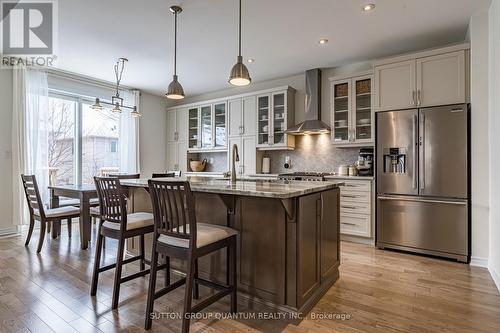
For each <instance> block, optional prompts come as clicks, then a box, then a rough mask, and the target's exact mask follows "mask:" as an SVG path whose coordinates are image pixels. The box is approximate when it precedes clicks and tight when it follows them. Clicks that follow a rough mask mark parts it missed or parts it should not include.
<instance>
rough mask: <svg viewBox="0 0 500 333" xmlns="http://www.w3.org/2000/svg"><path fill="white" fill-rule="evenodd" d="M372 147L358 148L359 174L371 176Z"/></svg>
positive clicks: (357, 164)
mask: <svg viewBox="0 0 500 333" xmlns="http://www.w3.org/2000/svg"><path fill="white" fill-rule="evenodd" d="M373 155H374V154H373V148H361V149H360V150H359V156H358V161H357V162H356V166H357V168H358V175H359V176H365V177H366V176H373Z"/></svg>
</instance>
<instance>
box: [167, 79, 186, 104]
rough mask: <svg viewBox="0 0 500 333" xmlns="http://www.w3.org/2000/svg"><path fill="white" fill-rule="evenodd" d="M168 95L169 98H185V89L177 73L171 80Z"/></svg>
mask: <svg viewBox="0 0 500 333" xmlns="http://www.w3.org/2000/svg"><path fill="white" fill-rule="evenodd" d="M166 96H167V98H169V99H183V98H184V89H183V88H182V85H181V84H180V83H179V81H178V79H177V75H174V79H173V81H172V82H170V84H169V85H168V89H167V93H166Z"/></svg>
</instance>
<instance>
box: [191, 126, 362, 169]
mask: <svg viewBox="0 0 500 333" xmlns="http://www.w3.org/2000/svg"><path fill="white" fill-rule="evenodd" d="M358 153H359V148H338V147H337V146H334V145H332V144H331V141H330V135H329V134H320V135H301V136H297V137H296V138H295V150H270V151H266V152H259V153H258V154H257V165H260V164H261V163H262V157H263V156H269V157H270V158H271V173H286V172H296V171H309V172H335V171H337V169H338V167H339V166H340V165H349V164H354V163H355V162H356V161H357V159H358ZM286 156H289V157H290V160H291V167H290V168H289V169H285V168H284V167H283V164H284V163H285V157H286ZM204 158H206V159H207V160H208V161H209V163H208V164H207V167H206V169H205V171H207V172H225V171H228V164H227V154H226V153H225V152H217V153H197V154H188V159H193V160H203V159H204ZM188 167H189V163H188Z"/></svg>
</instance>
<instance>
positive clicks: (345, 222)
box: [340, 214, 371, 237]
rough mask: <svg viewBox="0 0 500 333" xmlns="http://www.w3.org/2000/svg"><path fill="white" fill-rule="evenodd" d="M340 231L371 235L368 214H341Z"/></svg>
mask: <svg viewBox="0 0 500 333" xmlns="http://www.w3.org/2000/svg"><path fill="white" fill-rule="evenodd" d="M340 232H341V233H342V234H346V235H354V236H363V237H371V219H370V215H363V214H359V215H358V214H341V215H340Z"/></svg>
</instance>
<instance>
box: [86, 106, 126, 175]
mask: <svg viewBox="0 0 500 333" xmlns="http://www.w3.org/2000/svg"><path fill="white" fill-rule="evenodd" d="M91 105H92V104H91V102H86V101H83V103H82V135H81V147H82V148H81V157H82V160H81V161H82V178H81V179H82V183H83V184H92V183H93V182H94V176H103V175H107V174H110V173H119V172H120V152H119V149H120V145H119V142H118V139H119V128H120V116H119V115H118V114H116V113H113V112H111V109H109V108H103V109H102V110H99V111H96V110H93V109H91V107H90V106H91Z"/></svg>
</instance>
